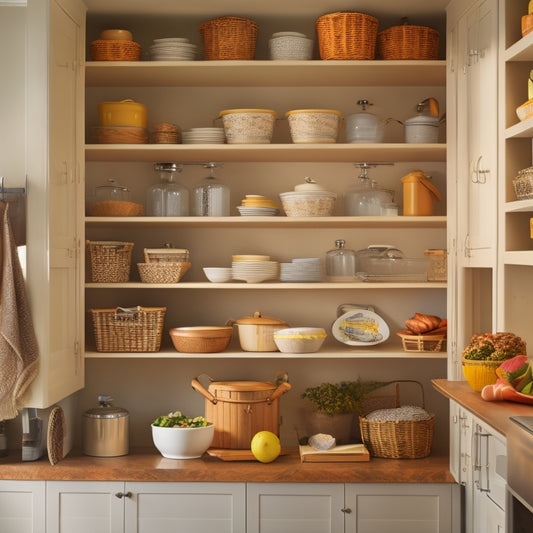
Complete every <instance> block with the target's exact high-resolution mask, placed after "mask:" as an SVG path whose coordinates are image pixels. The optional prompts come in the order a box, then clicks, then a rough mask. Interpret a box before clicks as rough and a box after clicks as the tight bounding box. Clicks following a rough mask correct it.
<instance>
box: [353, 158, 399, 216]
mask: <svg viewBox="0 0 533 533" xmlns="http://www.w3.org/2000/svg"><path fill="white" fill-rule="evenodd" d="M360 168H361V170H362V172H361V174H360V175H359V177H358V183H357V184H356V185H354V186H352V187H350V188H349V189H348V190H347V191H346V193H345V195H344V214H345V215H347V216H382V215H385V214H386V213H385V210H384V206H385V205H386V204H390V203H392V202H393V192H392V191H390V190H388V189H381V188H380V187H379V186H378V184H377V182H376V181H375V180H372V179H370V177H369V176H368V168H369V165H367V164H366V163H363V164H362V165H361V166H360Z"/></svg>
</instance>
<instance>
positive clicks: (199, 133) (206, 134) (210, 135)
mask: <svg viewBox="0 0 533 533" xmlns="http://www.w3.org/2000/svg"><path fill="white" fill-rule="evenodd" d="M181 140H182V142H183V144H224V140H225V136H224V128H191V129H190V130H189V131H184V132H183V133H182V134H181Z"/></svg>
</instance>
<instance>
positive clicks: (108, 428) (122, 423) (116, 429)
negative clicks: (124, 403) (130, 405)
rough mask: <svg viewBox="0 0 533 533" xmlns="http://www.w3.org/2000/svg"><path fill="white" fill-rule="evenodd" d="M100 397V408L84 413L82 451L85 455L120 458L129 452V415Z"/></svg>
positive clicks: (107, 397) (106, 398) (103, 397)
mask: <svg viewBox="0 0 533 533" xmlns="http://www.w3.org/2000/svg"><path fill="white" fill-rule="evenodd" d="M112 400H113V398H111V397H110V396H98V403H99V405H98V407H94V408H92V409H89V410H88V411H86V412H85V413H83V428H82V449H83V453H84V454H85V455H92V456H95V457H118V456H120V455H127V454H128V452H129V413H128V411H127V410H126V409H123V408H122V407H115V406H113V405H112V404H111V401H112Z"/></svg>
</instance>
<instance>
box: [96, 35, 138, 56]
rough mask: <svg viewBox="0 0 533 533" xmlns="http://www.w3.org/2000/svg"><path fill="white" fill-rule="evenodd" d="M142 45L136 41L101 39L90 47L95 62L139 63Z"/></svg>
mask: <svg viewBox="0 0 533 533" xmlns="http://www.w3.org/2000/svg"><path fill="white" fill-rule="evenodd" d="M141 51H142V48H141V45H140V44H139V43H136V42H135V41H113V40H110V39H99V40H97V41H93V42H92V43H91V44H90V45H89V52H90V54H91V59H92V60H93V61H139V59H140V58H141Z"/></svg>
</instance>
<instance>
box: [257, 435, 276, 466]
mask: <svg viewBox="0 0 533 533" xmlns="http://www.w3.org/2000/svg"><path fill="white" fill-rule="evenodd" d="M250 448H251V450H252V454H253V456H254V457H255V458H256V459H257V460H258V461H260V462H261V463H271V462H272V461H274V460H275V459H277V458H278V456H279V454H280V452H281V443H280V441H279V438H278V436H277V435H276V434H274V433H272V431H259V432H258V433H256V434H255V435H254V436H253V438H252V442H251V445H250Z"/></svg>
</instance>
